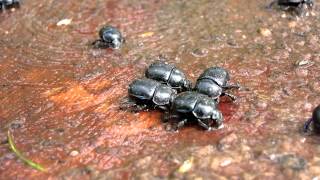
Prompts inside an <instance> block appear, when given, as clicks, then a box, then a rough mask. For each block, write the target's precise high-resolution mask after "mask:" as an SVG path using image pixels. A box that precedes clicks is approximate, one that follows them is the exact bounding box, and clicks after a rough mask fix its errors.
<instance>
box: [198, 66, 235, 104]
mask: <svg viewBox="0 0 320 180" xmlns="http://www.w3.org/2000/svg"><path fill="white" fill-rule="evenodd" d="M229 80H230V76H229V73H228V71H227V70H226V69H224V68H222V67H211V68H208V69H206V70H205V71H204V72H203V73H202V74H201V75H200V76H199V78H198V80H197V83H196V85H195V90H196V91H197V92H199V93H203V94H205V95H208V96H209V97H212V98H213V99H216V100H217V101H219V97H220V96H224V95H226V96H228V97H230V98H231V99H232V100H236V96H234V95H232V94H229V93H226V92H225V90H228V89H232V88H240V86H239V85H230V84H228V81H229Z"/></svg>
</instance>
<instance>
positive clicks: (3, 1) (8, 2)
mask: <svg viewBox="0 0 320 180" xmlns="http://www.w3.org/2000/svg"><path fill="white" fill-rule="evenodd" d="M19 5H20V0H0V10H4V9H7V8H11V7H19Z"/></svg>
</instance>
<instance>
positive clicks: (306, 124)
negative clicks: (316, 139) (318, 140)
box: [303, 118, 313, 133]
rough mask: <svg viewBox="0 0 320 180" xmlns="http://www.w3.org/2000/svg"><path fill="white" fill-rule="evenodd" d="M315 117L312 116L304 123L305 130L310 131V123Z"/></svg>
mask: <svg viewBox="0 0 320 180" xmlns="http://www.w3.org/2000/svg"><path fill="white" fill-rule="evenodd" d="M312 121H313V119H312V118H310V119H309V120H308V121H307V122H305V123H304V126H303V132H305V133H306V132H308V129H309V126H310V124H311V123H312Z"/></svg>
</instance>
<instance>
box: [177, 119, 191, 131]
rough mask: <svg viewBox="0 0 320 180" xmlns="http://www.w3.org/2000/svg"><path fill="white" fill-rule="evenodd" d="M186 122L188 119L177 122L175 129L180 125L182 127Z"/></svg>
mask: <svg viewBox="0 0 320 180" xmlns="http://www.w3.org/2000/svg"><path fill="white" fill-rule="evenodd" d="M187 122H188V119H183V120H182V121H180V122H178V124H177V127H176V130H178V129H180V128H181V127H183V126H184V125H185V124H186V123H187Z"/></svg>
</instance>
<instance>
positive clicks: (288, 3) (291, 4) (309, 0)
mask: <svg viewBox="0 0 320 180" xmlns="http://www.w3.org/2000/svg"><path fill="white" fill-rule="evenodd" d="M274 4H277V5H278V6H279V7H280V8H281V9H282V10H294V11H295V12H296V13H297V14H298V15H301V14H302V13H303V11H304V10H305V9H311V8H312V7H313V5H314V2H313V0H274V1H272V2H271V3H270V5H269V6H268V8H271V7H272V6H273V5H274Z"/></svg>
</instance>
